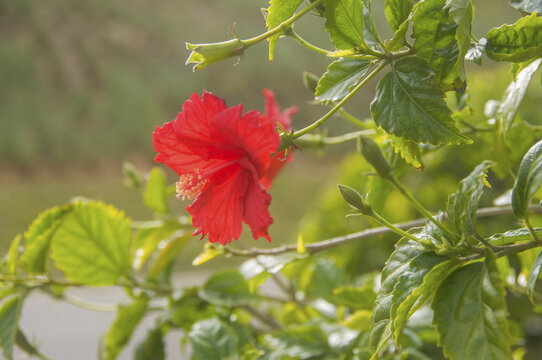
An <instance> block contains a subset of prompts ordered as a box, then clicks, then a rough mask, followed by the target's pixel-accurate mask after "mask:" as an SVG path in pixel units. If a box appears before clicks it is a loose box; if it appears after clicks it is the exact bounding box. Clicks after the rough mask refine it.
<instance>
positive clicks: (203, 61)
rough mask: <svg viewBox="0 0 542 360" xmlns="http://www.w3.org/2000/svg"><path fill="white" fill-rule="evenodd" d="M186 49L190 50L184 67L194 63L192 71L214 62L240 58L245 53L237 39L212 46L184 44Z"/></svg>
mask: <svg viewBox="0 0 542 360" xmlns="http://www.w3.org/2000/svg"><path fill="white" fill-rule="evenodd" d="M186 49H187V50H192V52H191V53H190V56H189V57H188V59H187V60H186V65H188V64H190V63H194V64H196V65H194V68H193V70H194V71H196V70H200V69H203V68H204V67H206V66H208V65H211V64H214V63H216V62H219V61H222V60H225V59H227V58H231V57H234V56H241V55H243V52H244V51H245V47H244V46H243V43H242V42H241V40H239V39H231V40H228V41H223V42H219V43H212V44H190V43H186Z"/></svg>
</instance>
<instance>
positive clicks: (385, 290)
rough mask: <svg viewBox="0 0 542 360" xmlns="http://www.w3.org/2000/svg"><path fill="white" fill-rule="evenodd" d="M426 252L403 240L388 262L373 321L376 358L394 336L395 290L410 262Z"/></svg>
mask: <svg viewBox="0 0 542 360" xmlns="http://www.w3.org/2000/svg"><path fill="white" fill-rule="evenodd" d="M425 251H426V250H425V249H424V247H423V246H422V245H420V244H419V243H417V242H414V241H412V240H409V239H405V238H403V239H401V240H400V241H399V242H398V243H397V244H396V245H395V251H394V252H393V253H392V254H391V256H390V258H389V259H388V261H386V265H385V266H384V269H383V270H382V278H381V286H380V289H379V291H378V294H377V297H376V301H375V304H374V309H373V317H372V319H371V338H370V344H371V349H372V350H373V354H374V356H378V353H379V352H380V350H381V349H382V348H383V347H384V345H386V343H387V342H388V340H389V339H390V338H391V336H392V332H391V318H390V311H391V306H392V296H393V289H394V288H395V285H396V284H397V281H399V277H400V276H401V274H402V273H403V272H404V271H405V270H406V269H408V266H409V264H410V262H411V261H412V260H413V259H414V258H416V257H417V256H418V255H420V254H422V253H424V252H425ZM374 356H373V357H374Z"/></svg>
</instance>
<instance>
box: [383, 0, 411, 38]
mask: <svg viewBox="0 0 542 360" xmlns="http://www.w3.org/2000/svg"><path fill="white" fill-rule="evenodd" d="M411 11H412V2H411V1H410V0H386V5H385V7H384V13H385V14H386V20H388V24H390V26H391V28H392V29H393V31H397V30H399V28H400V27H401V26H402V24H403V23H404V21H405V20H406V19H407V18H408V17H409V16H410V12H411Z"/></svg>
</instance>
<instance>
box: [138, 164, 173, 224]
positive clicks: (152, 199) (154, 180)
mask: <svg viewBox="0 0 542 360" xmlns="http://www.w3.org/2000/svg"><path fill="white" fill-rule="evenodd" d="M167 200H168V191H167V181H166V175H165V174H164V172H163V171H162V169H160V168H157V167H155V168H152V169H151V171H150V173H149V178H148V180H147V183H146V185H145V191H144V192H143V202H144V203H145V205H147V206H148V207H149V208H150V209H151V210H153V211H156V212H157V213H160V214H166V213H168V211H169V209H168V206H167Z"/></svg>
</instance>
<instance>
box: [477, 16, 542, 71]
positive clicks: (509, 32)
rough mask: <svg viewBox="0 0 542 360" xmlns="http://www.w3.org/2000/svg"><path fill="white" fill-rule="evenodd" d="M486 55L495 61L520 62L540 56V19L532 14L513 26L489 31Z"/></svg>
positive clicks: (541, 51) (541, 43)
mask: <svg viewBox="0 0 542 360" xmlns="http://www.w3.org/2000/svg"><path fill="white" fill-rule="evenodd" d="M486 39H487V44H486V54H487V56H489V57H490V58H491V59H493V60H496V61H509V62H522V61H527V60H530V59H534V58H537V57H540V56H542V18H541V17H539V16H538V14H536V13H533V14H531V15H529V16H525V17H523V18H521V19H519V20H518V21H517V22H516V23H515V24H514V25H503V26H501V27H499V28H495V29H491V30H490V31H489V32H488V33H487V35H486Z"/></svg>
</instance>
